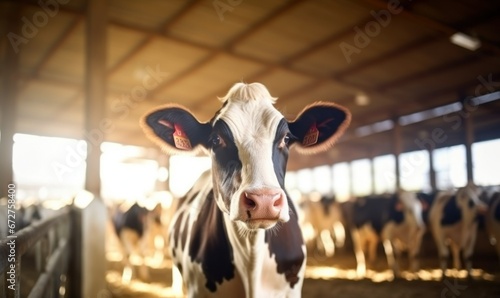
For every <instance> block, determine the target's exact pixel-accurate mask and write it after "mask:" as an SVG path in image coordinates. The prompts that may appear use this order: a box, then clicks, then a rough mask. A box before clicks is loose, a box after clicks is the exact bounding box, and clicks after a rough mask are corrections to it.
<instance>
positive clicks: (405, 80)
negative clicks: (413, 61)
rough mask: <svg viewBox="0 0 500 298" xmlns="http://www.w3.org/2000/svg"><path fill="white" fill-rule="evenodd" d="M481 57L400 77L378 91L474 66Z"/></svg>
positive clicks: (456, 61) (380, 86)
mask: <svg viewBox="0 0 500 298" xmlns="http://www.w3.org/2000/svg"><path fill="white" fill-rule="evenodd" d="M479 59H480V57H479V56H478V55H474V56H472V57H471V56H467V57H465V58H461V59H458V60H454V61H451V62H449V63H445V64H441V65H438V66H436V67H433V68H428V69H426V70H423V71H420V72H417V73H413V74H411V75H408V76H405V77H400V78H398V79H396V80H393V81H390V82H389V83H386V84H382V85H379V86H378V87H377V88H376V89H377V90H378V91H379V92H384V91H386V90H388V89H391V88H394V87H396V86H402V85H405V84H408V83H411V82H415V81H418V80H422V79H424V78H426V77H428V76H430V75H435V74H438V73H441V72H446V71H450V70H452V69H454V68H457V67H461V66H464V65H468V64H472V63H474V62H477V61H479Z"/></svg>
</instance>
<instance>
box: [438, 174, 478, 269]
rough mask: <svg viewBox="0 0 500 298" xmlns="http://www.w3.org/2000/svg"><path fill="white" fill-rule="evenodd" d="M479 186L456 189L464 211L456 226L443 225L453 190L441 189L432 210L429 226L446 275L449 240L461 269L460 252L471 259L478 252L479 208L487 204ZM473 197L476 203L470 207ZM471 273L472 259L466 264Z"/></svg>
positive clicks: (458, 203) (470, 184)
mask: <svg viewBox="0 0 500 298" xmlns="http://www.w3.org/2000/svg"><path fill="white" fill-rule="evenodd" d="M479 192H480V190H479V188H477V187H476V186H475V185H474V184H472V183H468V184H467V185H466V186H465V187H463V188H460V189H459V190H457V192H456V196H457V205H458V208H460V209H461V211H462V220H460V221H459V222H458V223H456V224H454V225H449V226H442V225H441V219H442V218H443V215H444V213H443V209H444V206H445V205H446V203H447V202H448V201H449V200H450V199H451V198H452V196H453V192H451V191H445V192H440V193H439V194H438V195H437V196H436V199H435V201H434V203H433V204H432V206H431V209H430V211H429V226H430V228H431V231H432V235H433V236H434V241H435V242H436V245H437V249H438V254H439V257H440V266H441V270H442V274H443V277H444V273H445V270H446V267H447V266H446V264H447V260H446V259H447V258H448V256H449V250H448V243H449V245H450V248H451V251H452V254H453V266H454V267H455V268H456V269H460V267H461V263H460V252H462V253H463V255H464V256H465V257H466V258H467V259H468V258H470V257H471V256H472V254H473V253H474V245H475V243H476V235H477V228H478V222H477V221H476V220H475V218H476V214H477V212H478V208H482V207H483V206H484V204H483V203H482V202H480V200H479ZM469 198H470V199H472V201H473V202H474V206H473V207H472V208H469V207H468V203H469V202H468V199H469ZM464 265H465V267H466V270H467V272H468V274H470V271H471V269H472V268H471V263H470V261H469V262H468V263H467V264H464Z"/></svg>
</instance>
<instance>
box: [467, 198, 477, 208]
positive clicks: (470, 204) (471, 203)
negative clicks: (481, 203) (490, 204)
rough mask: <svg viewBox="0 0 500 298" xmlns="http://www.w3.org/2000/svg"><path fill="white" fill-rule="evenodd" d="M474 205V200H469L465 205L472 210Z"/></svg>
mask: <svg viewBox="0 0 500 298" xmlns="http://www.w3.org/2000/svg"><path fill="white" fill-rule="evenodd" d="M475 205H476V204H475V203H474V200H472V199H470V198H469V201H468V204H467V206H469V209H472V208H474V206H475Z"/></svg>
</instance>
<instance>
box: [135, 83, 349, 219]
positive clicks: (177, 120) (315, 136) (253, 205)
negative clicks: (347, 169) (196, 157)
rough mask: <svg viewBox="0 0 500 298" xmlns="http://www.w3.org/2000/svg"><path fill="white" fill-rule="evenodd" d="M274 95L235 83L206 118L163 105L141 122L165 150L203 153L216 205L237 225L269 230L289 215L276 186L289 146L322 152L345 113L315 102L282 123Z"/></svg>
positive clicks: (346, 120) (280, 187) (345, 119)
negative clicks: (207, 159)
mask: <svg viewBox="0 0 500 298" xmlns="http://www.w3.org/2000/svg"><path fill="white" fill-rule="evenodd" d="M275 100H276V98H273V97H271V95H270V94H269V91H268V90H267V89H266V87H264V85H262V84H260V83H253V84H244V83H237V84H235V85H234V86H233V87H232V88H231V89H230V90H229V92H228V94H227V95H226V96H224V97H223V98H221V101H222V102H223V106H222V108H221V109H220V110H219V111H218V112H217V113H216V114H215V116H214V117H213V118H212V119H211V120H210V121H209V122H199V121H198V120H197V119H196V118H195V117H194V116H193V115H192V114H191V113H190V112H189V111H188V110H187V109H185V108H183V107H182V106H179V105H172V104H170V105H166V106H163V107H160V108H158V109H156V110H154V111H152V112H150V113H149V114H147V115H146V116H145V117H144V118H143V119H142V120H141V124H142V127H143V129H144V130H145V132H146V134H147V135H148V136H149V137H150V138H151V139H152V140H153V141H154V142H156V143H157V144H158V145H159V146H160V147H161V148H162V149H163V150H164V151H165V152H166V153H167V154H178V153H186V152H189V153H192V152H197V151H198V150H200V149H203V150H207V151H208V152H209V154H210V156H211V159H212V174H213V183H214V197H215V198H216V200H217V205H218V206H219V208H220V209H221V210H222V211H223V212H225V213H226V214H228V215H229V218H230V219H231V220H233V221H237V222H239V223H240V224H241V225H242V227H243V228H248V229H257V228H271V227H273V226H274V225H275V224H276V223H277V222H279V221H281V222H286V221H288V220H289V218H290V215H289V212H290V209H289V204H290V200H289V199H288V198H287V195H286V193H285V190H284V180H285V171H286V163H287V160H288V152H289V148H290V146H292V145H295V146H296V147H297V150H298V152H300V153H303V154H311V153H316V152H320V151H324V150H326V149H328V148H329V147H330V146H332V145H333V143H334V142H335V141H336V140H337V139H338V138H339V137H340V136H341V135H342V133H343V132H344V130H345V129H346V128H347V126H348V125H349V123H350V118H351V116H350V113H349V111H348V110H347V109H345V108H343V107H341V106H338V105H336V104H334V103H331V102H317V103H314V104H312V105H309V106H307V107H306V108H305V109H304V110H303V111H302V112H301V113H300V114H299V115H298V116H297V118H296V119H295V120H293V121H287V120H286V119H285V118H284V117H283V115H282V114H281V113H280V112H279V111H278V110H277V109H276V108H275V107H274V106H273V104H274V102H275Z"/></svg>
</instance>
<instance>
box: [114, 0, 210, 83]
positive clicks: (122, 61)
mask: <svg viewBox="0 0 500 298" xmlns="http://www.w3.org/2000/svg"><path fill="white" fill-rule="evenodd" d="M199 3H200V2H199V1H196V0H191V1H188V2H187V3H185V4H184V5H183V6H182V7H181V8H180V9H179V10H178V11H177V12H176V13H175V14H174V15H173V16H171V17H169V18H168V19H167V20H165V21H164V22H163V23H162V24H161V25H160V26H158V28H157V31H158V32H167V31H168V29H169V28H170V27H171V26H173V25H174V24H176V23H177V22H179V20H180V19H182V17H184V16H185V15H186V14H187V13H188V12H190V11H192V10H193V8H194V7H196V5H198V4H199ZM156 36H158V35H157V32H147V33H146V37H145V38H143V39H142V40H141V41H140V42H139V43H138V44H137V45H136V46H135V47H133V48H132V49H131V50H130V51H129V52H128V53H127V54H126V55H125V56H124V57H123V58H122V59H120V61H118V62H117V63H115V65H113V66H112V67H111V68H110V69H109V70H108V74H107V75H108V77H110V76H111V75H113V74H114V73H116V72H117V71H118V70H120V68H121V67H123V66H124V65H125V64H126V63H127V62H129V61H130V60H131V59H132V58H133V57H135V56H136V55H138V54H139V53H140V52H142V50H144V49H145V48H146V46H148V45H149V44H150V43H151V42H152V41H153V40H154V39H155V37H156Z"/></svg>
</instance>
